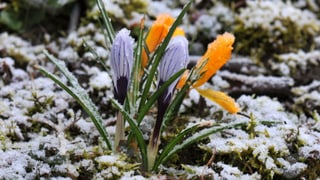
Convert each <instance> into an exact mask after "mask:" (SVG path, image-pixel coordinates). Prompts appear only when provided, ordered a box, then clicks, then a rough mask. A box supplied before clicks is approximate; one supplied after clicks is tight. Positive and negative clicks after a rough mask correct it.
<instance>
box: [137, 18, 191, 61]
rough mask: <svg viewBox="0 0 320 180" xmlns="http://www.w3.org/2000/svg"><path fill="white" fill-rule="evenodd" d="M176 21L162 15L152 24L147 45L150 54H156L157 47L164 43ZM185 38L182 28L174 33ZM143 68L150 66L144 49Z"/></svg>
mask: <svg viewBox="0 0 320 180" xmlns="http://www.w3.org/2000/svg"><path fill="white" fill-rule="evenodd" d="M174 21H175V19H174V18H173V17H172V16H170V15H169V14H160V15H158V16H157V19H156V21H155V22H154V23H153V24H152V26H151V28H150V30H149V33H148V35H147V37H146V45H147V47H148V50H149V52H150V53H152V52H154V51H155V49H156V48H157V46H158V45H159V44H160V43H161V42H162V41H163V39H164V38H165V37H166V36H167V34H168V32H169V30H170V27H171V25H172V24H173V22H174ZM179 35H180V36H184V35H185V34H184V31H183V29H181V28H176V30H175V31H174V33H173V36H179ZM141 63H142V67H145V66H146V65H147V64H148V56H147V53H146V51H145V49H143V51H142V62H141Z"/></svg>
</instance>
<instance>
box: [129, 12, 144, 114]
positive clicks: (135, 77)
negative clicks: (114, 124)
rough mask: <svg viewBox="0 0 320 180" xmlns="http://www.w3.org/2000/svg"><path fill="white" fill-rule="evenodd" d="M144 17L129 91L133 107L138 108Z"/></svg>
mask: <svg viewBox="0 0 320 180" xmlns="http://www.w3.org/2000/svg"><path fill="white" fill-rule="evenodd" d="M143 23H144V18H143V19H142V20H141V24H140V31H139V37H138V43H137V46H136V49H135V51H134V57H135V62H134V65H133V70H132V74H131V85H130V91H129V93H130V94H129V96H128V97H129V99H130V104H131V108H134V109H136V103H137V99H138V94H139V87H140V86H139V84H140V74H141V69H142V65H141V56H142V49H143V45H142V42H143V26H144V24H143Z"/></svg>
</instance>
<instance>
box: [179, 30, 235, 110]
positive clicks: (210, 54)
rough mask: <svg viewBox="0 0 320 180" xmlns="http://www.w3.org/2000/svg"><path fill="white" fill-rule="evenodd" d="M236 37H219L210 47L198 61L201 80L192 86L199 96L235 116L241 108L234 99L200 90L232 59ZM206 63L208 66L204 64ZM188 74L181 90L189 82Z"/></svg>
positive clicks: (211, 91)
mask: <svg viewBox="0 0 320 180" xmlns="http://www.w3.org/2000/svg"><path fill="white" fill-rule="evenodd" d="M234 40H235V37H234V36H233V35H232V34H230V33H224V34H223V35H218V37H217V39H216V40H215V41H213V42H212V43H210V44H209V45H208V49H207V51H206V52H205V54H204V55H203V56H202V57H201V58H200V59H199V60H198V62H197V65H196V67H195V68H196V69H199V68H201V69H200V71H199V74H200V75H201V76H200V78H199V79H198V80H197V81H196V82H194V83H193V84H192V87H193V88H195V89H196V90H197V91H198V92H199V94H200V95H201V96H203V97H205V98H208V99H209V100H211V101H213V102H216V103H217V104H219V105H220V106H222V107H223V108H224V109H225V110H227V111H228V112H230V113H232V114H234V113H237V112H239V110H240V109H239V107H238V105H237V104H236V102H235V101H234V99H233V98H231V97H229V96H228V95H226V94H225V93H223V92H219V91H214V90H211V89H200V88H199V87H200V86H201V85H203V84H204V83H205V82H207V81H208V80H209V79H210V78H211V76H212V75H214V74H215V73H216V72H217V71H218V70H219V69H220V68H221V67H222V66H223V65H224V64H225V63H226V62H227V61H228V60H229V59H230V57H231V52H232V49H233V48H232V45H233V43H234ZM203 63H206V64H203ZM187 76H188V72H186V73H184V74H183V75H182V78H181V79H180V81H179V83H178V85H177V88H178V89H180V88H181V87H182V86H183V85H184V84H185V83H186V80H187Z"/></svg>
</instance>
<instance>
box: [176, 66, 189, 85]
mask: <svg viewBox="0 0 320 180" xmlns="http://www.w3.org/2000/svg"><path fill="white" fill-rule="evenodd" d="M188 76H189V70H188V69H187V70H185V71H184V73H183V74H182V76H181V78H180V80H179V82H178V83H177V86H176V89H181V88H182V87H183V86H184V85H185V84H186V81H187V79H188Z"/></svg>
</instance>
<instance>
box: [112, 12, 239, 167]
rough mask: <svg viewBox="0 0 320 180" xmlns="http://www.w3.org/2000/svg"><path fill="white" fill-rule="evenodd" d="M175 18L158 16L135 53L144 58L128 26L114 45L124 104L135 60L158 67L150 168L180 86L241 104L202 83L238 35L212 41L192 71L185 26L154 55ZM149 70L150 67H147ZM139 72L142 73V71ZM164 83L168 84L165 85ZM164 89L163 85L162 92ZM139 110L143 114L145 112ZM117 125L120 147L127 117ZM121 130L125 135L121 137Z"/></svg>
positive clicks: (227, 104) (231, 107)
mask: <svg viewBox="0 0 320 180" xmlns="http://www.w3.org/2000/svg"><path fill="white" fill-rule="evenodd" d="M174 21H175V19H174V18H173V17H171V16H170V15H168V14H161V15H159V16H158V17H157V19H156V21H155V22H154V23H153V25H152V26H151V28H150V30H149V32H148V34H147V36H146V38H145V41H144V42H145V46H144V47H145V48H142V49H141V56H135V57H136V58H137V57H138V58H141V59H134V50H133V49H134V48H133V44H134V43H133V42H134V41H133V39H132V38H131V37H130V31H129V30H127V29H122V30H121V31H120V32H118V34H117V35H116V36H115V39H114V41H113V45H112V48H111V68H112V72H113V82H114V91H115V98H116V99H117V100H118V102H119V103H120V104H122V105H123V104H124V102H125V98H126V97H127V95H128V94H130V93H131V92H128V90H129V88H128V87H129V86H130V83H131V81H132V78H131V76H133V73H132V71H133V70H132V69H133V66H134V65H136V64H135V63H134V62H135V61H138V62H141V63H140V64H139V66H141V68H149V66H154V67H155V68H156V69H157V71H158V73H157V88H158V91H159V93H158V96H157V108H158V113H157V119H156V122H155V125H154V129H153V131H152V134H151V137H150V139H149V144H148V148H147V152H148V163H147V164H149V166H148V169H150V167H152V166H153V164H154V163H155V159H156V155H157V153H158V147H159V144H160V133H161V129H162V126H163V120H164V116H165V114H166V111H167V109H168V107H169V106H170V103H171V100H172V98H174V93H175V90H176V89H178V90H180V89H181V88H182V87H184V86H187V87H188V88H195V89H196V90H197V91H198V92H199V93H200V95H202V96H203V97H205V98H208V99H209V100H212V101H214V102H216V103H217V104H219V105H220V106H222V107H223V108H224V109H226V110H227V111H229V112H230V113H237V112H239V108H238V106H237V104H236V103H235V101H234V100H233V99H232V98H231V97H229V96H228V95H226V94H225V93H223V92H218V91H214V90H212V89H200V86H201V85H203V84H204V83H205V82H207V81H208V80H209V79H210V78H211V76H212V75H214V74H215V72H216V71H217V70H219V69H220V68H221V67H222V66H223V65H224V64H225V63H226V62H227V61H228V60H229V59H230V57H231V51H232V49H233V48H232V45H233V43H234V40H235V37H234V36H233V35H232V34H230V33H224V34H223V35H219V36H218V37H217V39H216V40H215V41H213V42H212V43H210V44H209V45H208V49H207V51H206V53H205V54H204V55H203V56H202V57H201V58H200V59H199V60H198V63H197V65H196V66H195V67H194V68H193V69H191V70H190V73H189V71H188V70H186V67H187V65H188V63H189V51H188V40H187V39H186V37H185V33H184V31H183V30H182V29H181V28H179V27H177V28H176V29H175V30H174V31H171V33H172V36H171V39H170V41H169V43H168V44H167V46H166V47H165V49H164V51H163V53H158V54H155V55H154V53H156V50H157V48H161V43H162V42H163V41H164V39H165V38H167V35H168V33H169V31H170V28H171V26H172V25H173V23H174ZM167 39H168V38H167ZM168 40H169V39H168ZM138 44H139V43H138ZM137 49H138V48H137ZM157 56H160V58H161V59H159V60H160V61H158V62H159V64H156V62H155V61H156V60H155V59H154V58H155V57H157ZM139 60H141V61H139ZM155 64H156V65H155ZM155 68H151V69H155ZM182 70H185V73H184V74H183V75H182V76H181V78H179V76H178V75H179V74H178V73H180V72H181V73H182ZM145 72H149V71H148V70H146V71H145ZM181 73H180V74H181ZM138 74H139V75H140V76H142V74H141V73H138ZM176 74H177V78H176V79H174V80H172V83H171V84H169V85H168V83H166V82H167V81H169V79H171V78H172V77H174V76H175V75H176ZM148 76H150V75H148ZM155 78H156V77H151V78H149V79H150V80H154V79H155ZM179 79H180V81H179ZM133 81H134V80H133ZM140 83H141V84H140V86H141V87H142V88H145V87H143V86H144V84H145V83H144V82H140ZM165 84H166V86H164V85H165ZM162 86H164V87H163V88H162ZM160 89H162V91H161V92H160ZM163 89H164V90H163ZM179 92H180V91H179ZM141 96H148V94H145V93H142V94H141ZM141 98H143V97H141ZM151 99H152V98H151ZM138 101H139V100H138ZM140 101H142V100H140ZM141 104H142V106H143V105H146V104H147V103H145V104H144V103H140V105H141ZM137 109H139V110H140V109H144V108H141V107H139V108H137ZM135 113H136V114H138V116H139V114H140V113H141V112H135ZM139 123H140V122H139V121H138V122H137V124H139ZM116 127H117V129H116V138H115V139H116V140H115V149H118V148H119V147H118V145H119V142H120V141H121V139H122V138H124V120H123V118H119V117H118V119H117V126H116ZM117 133H118V134H122V135H120V137H117Z"/></svg>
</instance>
